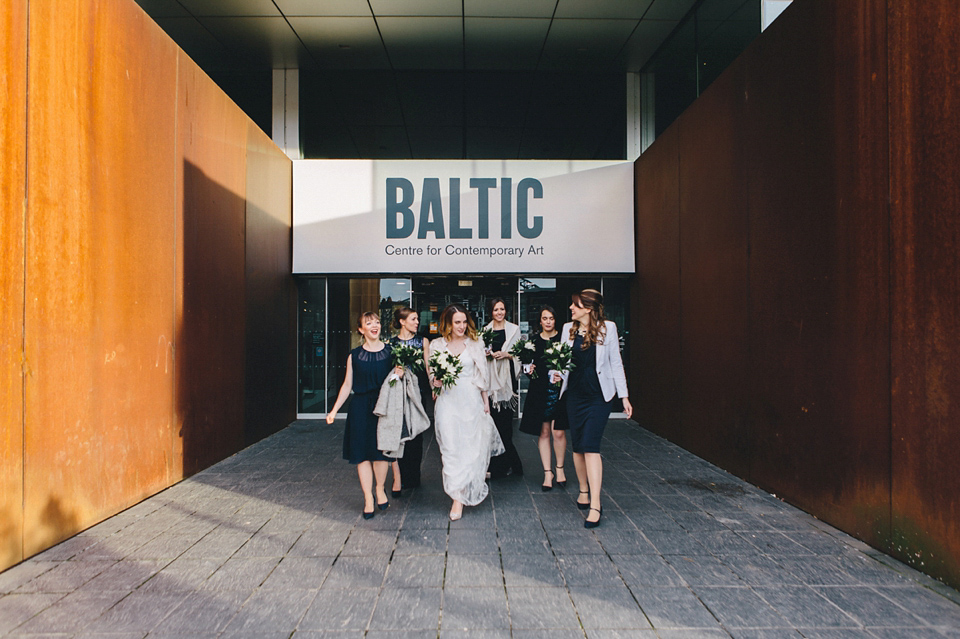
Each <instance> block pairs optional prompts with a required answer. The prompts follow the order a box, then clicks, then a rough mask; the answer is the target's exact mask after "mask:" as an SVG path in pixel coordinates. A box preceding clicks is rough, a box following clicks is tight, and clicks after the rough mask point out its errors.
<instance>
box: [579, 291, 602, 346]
mask: <svg viewBox="0 0 960 639" xmlns="http://www.w3.org/2000/svg"><path fill="white" fill-rule="evenodd" d="M570 297H571V299H572V300H573V303H574V304H575V305H577V306H579V307H581V308H585V309H587V310H588V311H590V323H589V324H587V332H586V334H584V336H583V345H582V346H581V349H582V350H587V349H588V348H590V345H591V344H603V338H604V337H606V336H607V325H606V324H605V323H604V322H606V321H607V317H606V316H605V315H604V314H603V295H601V294H600V291H598V290H596V289H592V288H585V289H583V290H582V291H580V292H579V293H574V294H573V295H571V296H570ZM579 330H580V322H578V321H576V320H574V321H573V325H572V326H571V327H570V340H571V341H573V340H574V338H576V336H577V331H579Z"/></svg>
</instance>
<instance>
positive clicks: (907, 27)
mask: <svg viewBox="0 0 960 639" xmlns="http://www.w3.org/2000/svg"><path fill="white" fill-rule="evenodd" d="M889 5H890V41H891V47H890V58H889V60H890V78H891V86H890V109H891V111H890V141H891V144H890V146H891V148H890V157H891V162H890V166H891V175H890V178H891V189H890V190H891V193H890V196H891V197H890V199H891V202H892V204H891V208H892V210H891V218H892V225H891V228H892V233H893V237H892V247H893V255H892V259H893V296H892V300H893V301H892V305H893V313H892V315H893V328H892V331H893V335H892V372H893V397H892V404H893V406H892V415H893V437H892V441H893V489H892V502H893V504H892V515H893V517H892V520H893V531H892V536H893V538H892V540H891V547H890V550H891V552H892V553H893V554H894V555H895V556H897V557H898V558H900V559H902V560H903V561H906V562H908V563H911V564H913V565H914V566H915V567H917V568H919V569H920V570H923V571H926V572H929V573H930V574H933V575H935V576H937V577H940V578H942V579H945V580H947V581H948V582H949V583H951V584H952V585H953V586H954V587H960V488H958V487H960V463H958V461H957V460H958V459H960V428H958V425H960V276H958V273H960V216H958V211H960V181H958V179H957V167H958V166H960V110H958V109H957V106H956V105H957V104H958V103H960V74H958V70H957V60H958V59H960V41H958V39H957V33H958V32H960V14H958V12H957V6H956V3H955V2H953V1H952V0H924V1H923V2H919V1H917V0H906V1H901V2H890V3H889Z"/></svg>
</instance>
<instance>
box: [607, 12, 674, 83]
mask: <svg viewBox="0 0 960 639" xmlns="http://www.w3.org/2000/svg"><path fill="white" fill-rule="evenodd" d="M677 24H678V22H676V21H674V20H643V21H641V22H640V25H639V26H638V27H637V30H636V31H634V32H633V35H631V36H630V39H629V40H628V41H627V45H626V46H625V47H624V48H623V51H622V52H621V53H620V61H621V66H622V67H623V69H624V71H628V72H632V73H638V72H639V71H640V69H642V68H643V65H645V64H646V63H647V61H648V60H649V59H650V57H651V56H652V55H653V54H654V53H655V52H656V50H657V49H658V48H660V45H661V44H662V43H663V40H664V39H665V38H666V37H667V36H668V35H670V32H671V31H673V30H674V29H675V28H676V27H677Z"/></svg>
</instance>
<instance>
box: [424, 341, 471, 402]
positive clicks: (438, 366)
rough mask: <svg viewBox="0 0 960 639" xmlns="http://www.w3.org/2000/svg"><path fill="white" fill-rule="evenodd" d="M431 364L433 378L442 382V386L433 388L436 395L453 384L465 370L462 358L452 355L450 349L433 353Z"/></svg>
mask: <svg viewBox="0 0 960 639" xmlns="http://www.w3.org/2000/svg"><path fill="white" fill-rule="evenodd" d="M429 364H430V370H431V371H432V372H433V378H434V379H436V380H438V381H439V382H440V383H441V387H440V388H434V389H433V394H434V395H439V394H440V392H441V391H443V390H444V389H445V388H449V387H451V386H453V385H454V384H455V383H456V381H457V378H458V377H460V372H461V371H462V370H463V363H462V362H461V361H460V358H459V357H457V356H456V355H451V354H450V352H449V351H435V352H433V353H431V354H430V361H429Z"/></svg>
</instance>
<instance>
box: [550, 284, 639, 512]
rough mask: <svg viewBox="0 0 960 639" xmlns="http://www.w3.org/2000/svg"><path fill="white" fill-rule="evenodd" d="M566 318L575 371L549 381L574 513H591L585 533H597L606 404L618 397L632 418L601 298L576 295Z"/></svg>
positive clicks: (616, 338)
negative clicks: (574, 488) (554, 384)
mask: <svg viewBox="0 0 960 639" xmlns="http://www.w3.org/2000/svg"><path fill="white" fill-rule="evenodd" d="M570 315H571V317H572V319H573V321H572V322H569V323H567V324H564V326H563V330H561V331H560V335H561V337H562V338H563V340H564V341H565V342H566V343H568V344H570V345H571V346H572V347H573V363H574V368H573V370H572V371H571V372H570V373H569V374H567V375H563V376H560V375H557V374H556V373H555V374H554V375H553V380H554V381H556V380H557V379H559V378H561V377H562V378H563V387H562V389H561V390H560V394H561V396H565V397H566V400H567V417H568V418H569V420H570V443H571V446H572V448H573V465H574V467H575V468H576V470H577V480H578V482H579V483H580V495H579V496H578V497H577V507H578V508H580V509H581V510H589V511H590V512H589V513H588V514H587V519H586V521H584V522H583V526H584V528H596V527H597V526H599V525H600V517H601V516H602V515H603V509H602V507H601V506H600V490H601V485H602V483H603V461H602V460H601V458H600V440H601V439H602V438H603V430H604V428H605V427H606V425H607V420H608V419H609V418H610V410H611V405H610V404H611V401H612V400H613V396H614V395H615V394H616V395H619V396H620V398H621V400H622V401H623V412H624V413H626V415H627V417H628V418H629V417H630V416H631V415H632V414H633V406H631V405H630V400H629V399H628V398H627V396H628V394H629V393H628V391H627V379H626V376H625V375H624V373H623V360H622V359H621V358H620V338H619V336H618V335H617V325H616V324H614V323H613V322H611V321H609V320H607V319H606V318H605V317H604V315H603V295H601V294H600V292H599V291H596V290H594V289H592V288H588V289H584V290H582V291H580V292H579V293H577V294H575V295H574V296H573V303H572V304H571V305H570ZM585 495H586V497H587V500H586V501H584V496H585Z"/></svg>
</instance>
